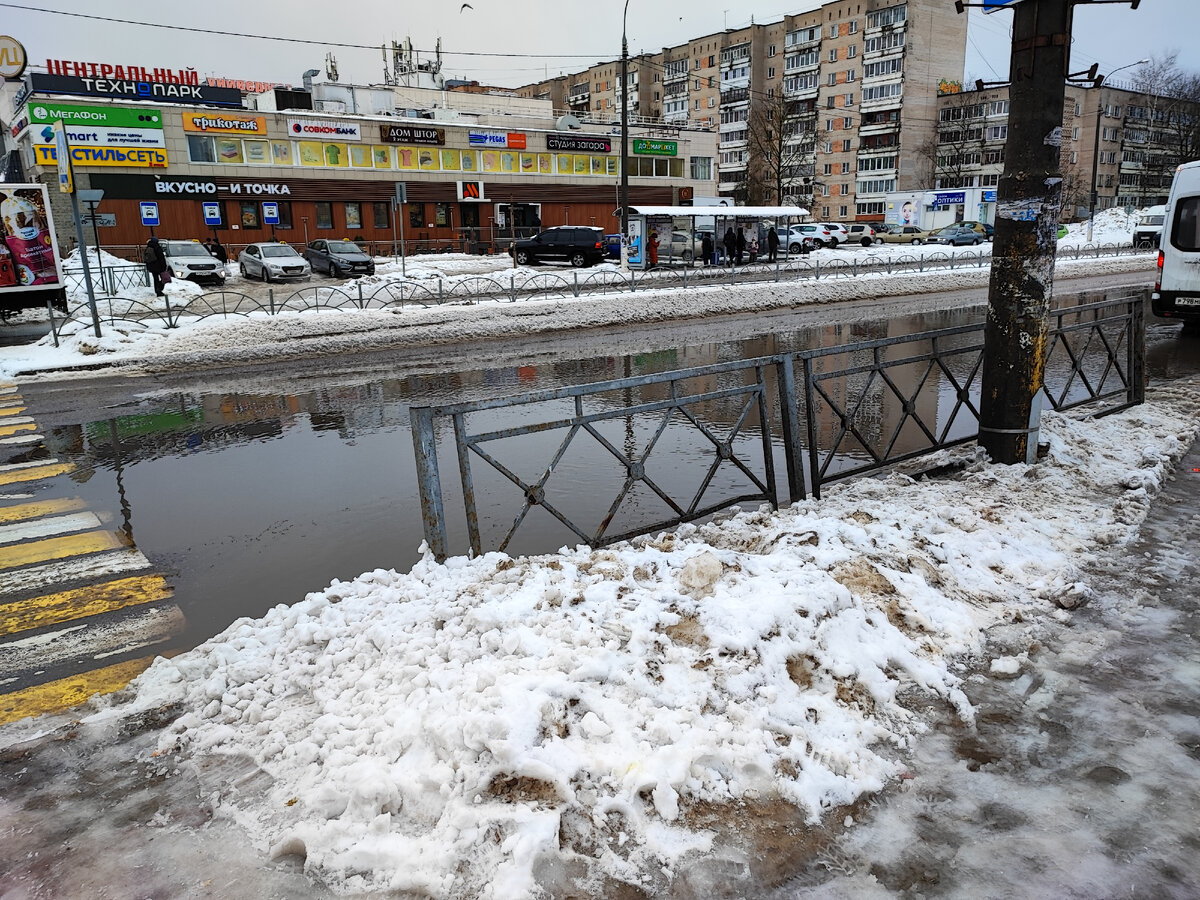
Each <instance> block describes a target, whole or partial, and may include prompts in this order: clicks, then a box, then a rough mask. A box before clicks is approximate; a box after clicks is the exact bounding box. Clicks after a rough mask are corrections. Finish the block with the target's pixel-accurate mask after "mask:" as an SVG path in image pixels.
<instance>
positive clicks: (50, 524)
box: [0, 512, 102, 545]
mask: <svg viewBox="0 0 1200 900" xmlns="http://www.w3.org/2000/svg"><path fill="white" fill-rule="evenodd" d="M101 527H102V523H101V522H100V517H99V516H97V515H96V514H95V513H94V512H80V513H72V514H71V515H67V516H44V517H43V518H40V519H36V520H34V521H30V522H17V523H14V524H12V525H0V545H4V544H15V543H17V542H19V541H32V540H37V539H38V538H45V537H50V536H52V535H56V534H71V533H72V532H76V531H88V530H89V529H93V528H101Z"/></svg>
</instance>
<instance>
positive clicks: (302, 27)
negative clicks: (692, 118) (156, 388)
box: [0, 0, 1200, 87]
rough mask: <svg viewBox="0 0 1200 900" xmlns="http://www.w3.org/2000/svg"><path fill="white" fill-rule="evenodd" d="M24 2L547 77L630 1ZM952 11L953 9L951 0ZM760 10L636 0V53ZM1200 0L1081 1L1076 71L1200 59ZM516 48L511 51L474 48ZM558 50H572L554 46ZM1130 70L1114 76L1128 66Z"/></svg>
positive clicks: (35, 42) (134, 55) (98, 57)
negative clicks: (399, 49)
mask: <svg viewBox="0 0 1200 900" xmlns="http://www.w3.org/2000/svg"><path fill="white" fill-rule="evenodd" d="M468 2H469V3H470V7H471V8H468V9H461V6H462V0H441V2H438V0H433V2H427V3H419V2H416V0H401V2H397V0H356V2H353V3H345V4H340V3H337V2H331V0H320V2H312V0H289V2H286V3H285V2H282V0H255V2H245V0H205V2H202V3H195V2H187V3H184V2H181V0H163V2H159V3H155V4H147V3H145V2H141V0H106V2H104V3H96V2H94V0H22V2H21V3H20V4H19V5H22V6H27V7H40V8H46V9H48V8H54V9H58V10H63V11H69V12H80V13H89V14H96V15H104V16H108V17H112V18H118V19H132V20H137V21H147V20H153V21H155V22H159V23H162V24H166V25H181V26H189V27H197V28H208V29H215V30H220V31H230V32H243V33H249V34H257V35H271V36H274V37H287V38H301V39H310V40H327V41H339V42H344V43H351V44H367V45H378V44H381V43H384V42H387V41H391V40H393V39H395V40H399V41H402V40H403V39H404V38H405V37H411V38H412V41H413V45H414V46H415V47H417V48H419V49H432V48H433V46H434V44H435V43H436V41H437V39H438V38H439V37H440V38H441V39H442V49H443V59H444V65H443V73H444V74H446V75H451V76H465V77H467V78H474V79H477V80H479V81H482V82H485V83H492V84H498V85H503V86H509V87H513V86H517V85H520V84H526V83H529V82H531V81H536V80H539V79H540V78H543V77H545V76H546V75H556V74H560V73H563V72H573V71H578V70H580V69H583V68H585V67H587V66H588V65H591V64H592V63H596V62H600V61H604V60H609V59H615V58H617V57H619V56H620V52H621V10H622V3H621V0H607V2H605V0H600V2H593V0H520V2H514V0H504V2H500V0H468ZM820 5H821V3H820V0H791V2H786V0H784V2H776V0H767V2H764V3H762V4H755V6H754V19H755V21H757V22H759V23H764V22H772V21H777V20H778V19H780V18H781V17H782V16H783V15H785V14H787V13H796V12H806V11H809V10H812V9H815V8H817V7H819V6H820ZM945 6H946V13H945V15H946V16H953V15H956V13H955V12H954V4H953V0H945ZM0 21H2V22H3V25H2V26H0V31H3V32H5V33H8V34H11V35H13V36H14V37H16V38H17V39H18V40H20V41H21V42H22V43H24V44H25V47H26V49H27V50H28V52H29V56H30V61H31V62H32V63H34V64H35V65H44V64H45V60H46V59H47V58H48V57H53V58H56V59H77V60H88V61H95V62H110V63H114V64H119V63H130V64H138V65H143V66H146V67H149V68H153V67H156V66H158V67H162V66H169V67H172V68H176V67H179V68H182V67H186V66H193V67H195V68H196V69H198V70H199V71H200V73H201V75H202V76H203V75H214V76H224V77H232V78H242V79H248V80H258V81H282V82H290V83H294V84H298V83H299V81H300V73H301V72H303V71H304V70H305V69H309V68H321V67H322V66H323V61H324V58H325V53H326V50H327V49H331V50H332V51H333V52H334V53H335V55H336V56H337V60H338V67H339V69H340V72H341V77H342V80H343V81H353V82H355V83H360V84H361V83H365V82H375V81H378V80H380V76H381V73H382V68H383V64H382V60H381V56H380V53H379V50H377V49H376V50H354V49H349V48H337V47H327V46H325V45H322V44H297V43H289V42H284V41H278V40H269V41H268V40H258V39H249V38H240V37H221V36H216V35H204V34H189V33H186V32H180V31H169V30H164V29H161V28H148V27H143V26H138V25H127V24H119V23H115V22H101V21H94V20H89V19H81V18H70V17H66V16H61V15H51V14H48V13H43V12H33V11H30V10H27V9H13V8H11V7H5V6H0ZM1011 21H1012V14H1011V13H1009V12H999V13H993V14H990V15H984V14H983V13H982V11H981V10H971V11H970V24H969V29H968V45H967V63H966V72H965V73H951V72H947V73H946V77H948V78H954V77H961V76H962V75H964V74H965V76H966V77H967V79H968V80H973V79H975V78H977V77H981V78H983V79H985V80H988V81H993V80H1001V79H1003V78H1005V77H1006V76H1007V70H1008V56H1009V44H1010V38H1009V26H1010V24H1011ZM749 22H750V18H749V13H748V12H747V5H746V4H737V3H733V2H731V0H676V2H674V3H664V2H661V0H658V2H652V0H630V2H629V13H628V19H627V33H628V38H629V45H630V53H633V54H636V53H638V52H640V51H647V52H654V51H657V50H660V49H661V48H662V47H664V46H672V45H675V44H680V43H683V42H684V41H686V40H688V39H690V38H692V37H698V36H701V35H704V34H709V33H712V32H715V31H720V30H721V29H723V28H725V27H730V28H735V27H741V26H743V25H746V24H748V23H749ZM1198 26H1200V0H1142V4H1141V7H1140V8H1139V9H1138V10H1137V11H1132V10H1130V9H1129V7H1128V6H1126V5H1124V4H1114V5H1100V6H1089V5H1083V6H1079V7H1077V9H1076V13H1075V28H1074V47H1073V50H1072V59H1071V62H1072V69H1073V70H1080V69H1085V68H1087V67H1088V66H1090V65H1091V64H1092V63H1093V62H1098V63H1099V64H1100V71H1101V72H1107V71H1111V70H1112V69H1115V68H1116V67H1118V66H1122V65H1125V64H1126V63H1130V62H1135V61H1136V60H1138V59H1140V58H1143V57H1147V56H1151V55H1155V54H1159V55H1161V54H1162V53H1164V52H1165V51H1168V50H1179V52H1180V53H1179V59H1180V63H1181V64H1182V65H1184V66H1185V67H1186V68H1188V69H1190V70H1193V71H1200V41H1197V40H1196V39H1195V36H1196V34H1197V33H1198V32H1200V27H1198ZM464 51H466V52H472V53H477V54H478V53H502V54H512V55H511V56H508V57H498V56H468V55H461V54H462V53H463V52H464ZM555 54H561V55H555ZM1128 74H1129V73H1128V72H1126V73H1124V74H1123V75H1119V76H1117V77H1118V79H1120V78H1123V77H1126V76H1127V75H1128Z"/></svg>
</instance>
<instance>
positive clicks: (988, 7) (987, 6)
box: [983, 0, 1021, 13]
mask: <svg viewBox="0 0 1200 900" xmlns="http://www.w3.org/2000/svg"><path fill="white" fill-rule="evenodd" d="M1020 2H1021V0H983V11H984V13H994V12H996V11H997V10H1001V9H1004V7H1006V6H1012V5H1013V4H1014V3H1020Z"/></svg>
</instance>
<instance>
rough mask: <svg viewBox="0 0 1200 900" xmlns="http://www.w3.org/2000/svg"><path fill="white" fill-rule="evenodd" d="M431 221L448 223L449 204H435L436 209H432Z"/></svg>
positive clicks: (442, 223)
mask: <svg viewBox="0 0 1200 900" xmlns="http://www.w3.org/2000/svg"><path fill="white" fill-rule="evenodd" d="M433 221H434V222H435V223H436V224H438V225H449V224H450V204H449V203H439V204H437V209H436V210H434V219H433Z"/></svg>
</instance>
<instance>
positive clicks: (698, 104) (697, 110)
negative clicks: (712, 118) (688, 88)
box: [696, 99, 700, 112]
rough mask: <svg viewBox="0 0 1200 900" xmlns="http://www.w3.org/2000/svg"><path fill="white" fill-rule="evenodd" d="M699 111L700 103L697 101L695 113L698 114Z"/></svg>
mask: <svg viewBox="0 0 1200 900" xmlns="http://www.w3.org/2000/svg"><path fill="white" fill-rule="evenodd" d="M699 111H700V101H699V99H697V100H696V112H699Z"/></svg>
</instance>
